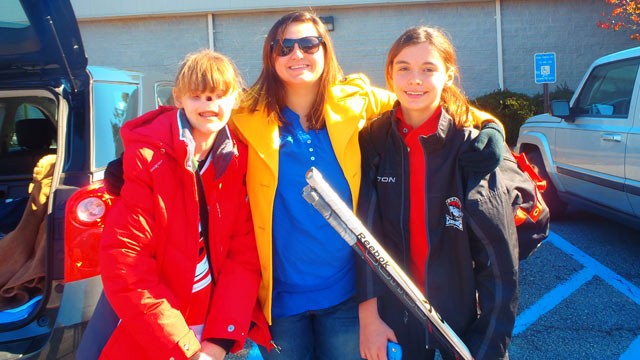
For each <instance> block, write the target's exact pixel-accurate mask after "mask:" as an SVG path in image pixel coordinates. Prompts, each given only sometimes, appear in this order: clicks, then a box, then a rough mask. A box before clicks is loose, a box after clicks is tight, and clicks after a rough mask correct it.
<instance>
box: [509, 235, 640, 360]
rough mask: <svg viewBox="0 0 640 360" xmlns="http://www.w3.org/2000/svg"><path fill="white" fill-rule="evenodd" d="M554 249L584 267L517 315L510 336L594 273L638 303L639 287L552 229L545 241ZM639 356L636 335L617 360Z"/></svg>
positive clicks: (569, 293)
mask: <svg viewBox="0 0 640 360" xmlns="http://www.w3.org/2000/svg"><path fill="white" fill-rule="evenodd" d="M545 241H547V242H549V243H551V244H553V245H554V246H556V247H557V248H558V249H560V250H562V251H564V252H565V253H566V254H568V255H569V256H571V257H572V258H573V259H575V260H576V261H578V262H579V263H580V264H582V265H583V266H584V269H583V270H581V271H579V272H577V273H576V274H575V275H573V276H572V277H571V278H570V279H569V280H567V281H566V282H564V283H562V284H560V285H558V286H557V287H556V288H555V289H553V290H551V291H550V292H548V293H547V294H546V295H544V296H543V297H542V298H541V299H540V300H538V302H536V303H535V304H533V305H532V306H531V307H529V308H528V309H526V310H525V311H523V312H522V313H521V314H519V315H518V317H517V319H516V323H515V327H514V330H513V335H514V336H515V335H518V334H520V333H521V332H523V331H524V330H526V329H527V328H528V327H529V326H530V325H531V324H533V323H534V322H536V321H537V320H538V319H539V318H540V317H541V316H543V315H544V314H546V313H547V312H549V311H550V310H551V309H553V308H554V307H555V306H557V305H558V304H559V303H560V302H562V301H563V300H564V299H566V298H567V297H569V296H570V295H571V294H572V293H573V292H574V291H576V290H577V289H578V288H579V287H580V286H582V285H584V284H585V283H586V282H588V281H589V280H591V279H592V278H593V276H595V275H597V276H599V277H600V278H602V279H603V280H604V281H606V282H607V283H608V284H609V285H611V286H613V287H614V288H616V289H617V290H618V291H620V292H621V293H623V294H624V295H626V296H627V297H628V298H630V299H631V300H633V301H634V302H635V303H636V304H638V305H640V288H638V287H637V286H635V285H634V284H632V283H630V282H629V281H627V280H626V279H624V278H623V277H622V276H620V275H618V274H616V273H615V272H614V271H612V270H611V269H609V268H608V267H606V266H604V265H602V264H601V263H599V262H598V261H596V260H595V259H594V258H592V257H591V256H589V255H587V254H585V253H584V252H583V251H582V250H580V249H578V248H577V247H575V246H573V245H572V244H571V243H569V242H568V241H566V240H565V239H563V238H562V237H561V236H559V235H558V234H556V233H554V232H550V233H549V237H548V238H547V240H545ZM638 355H640V337H638V338H636V339H635V340H634V341H633V342H632V343H631V345H630V346H629V348H627V351H625V353H624V354H622V356H621V357H620V360H623V359H624V360H629V359H632V358H633V359H637V358H638Z"/></svg>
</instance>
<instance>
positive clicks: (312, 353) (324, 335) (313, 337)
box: [260, 299, 360, 360]
mask: <svg viewBox="0 0 640 360" xmlns="http://www.w3.org/2000/svg"><path fill="white" fill-rule="evenodd" d="M270 330H271V336H272V337H273V341H274V342H275V343H276V345H277V346H279V347H280V348H281V352H280V353H278V352H277V351H275V350H274V349H271V351H270V352H267V351H266V349H264V348H263V347H260V353H261V354H262V357H263V358H264V360H285V359H286V360H354V359H360V341H359V339H360V338H359V337H360V325H359V323H358V304H357V303H356V301H355V300H354V299H349V300H347V301H345V302H343V303H341V304H338V305H335V306H333V307H330V308H327V309H322V310H314V311H307V312H304V313H302V314H298V315H293V316H289V317H285V318H280V319H273V324H272V325H271V327H270Z"/></svg>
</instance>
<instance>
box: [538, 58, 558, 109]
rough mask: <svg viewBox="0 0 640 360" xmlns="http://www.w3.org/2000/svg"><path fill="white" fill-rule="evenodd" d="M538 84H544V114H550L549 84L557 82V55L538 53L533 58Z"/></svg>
mask: <svg viewBox="0 0 640 360" xmlns="http://www.w3.org/2000/svg"><path fill="white" fill-rule="evenodd" d="M533 64H534V65H533V67H534V72H535V82H536V84H542V92H543V99H544V102H543V104H544V112H547V113H548V112H549V102H550V101H549V83H555V82H556V53H554V52H549V53H536V54H535V55H534V57H533Z"/></svg>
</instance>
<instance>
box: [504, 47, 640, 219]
mask: <svg viewBox="0 0 640 360" xmlns="http://www.w3.org/2000/svg"><path fill="white" fill-rule="evenodd" d="M639 67H640V47H637V48H633V49H628V50H624V51H621V52H617V53H614V54H610V55H607V56H604V57H602V58H599V59H597V60H596V61H594V62H593V64H592V65H591V67H590V68H589V69H588V71H587V72H586V74H585V76H584V78H583V79H582V81H581V82H580V84H579V85H578V88H577V89H576V91H575V93H574V95H573V97H572V99H571V101H564V100H561V101H554V102H552V104H551V115H549V114H542V115H537V116H534V117H532V118H530V119H528V120H527V121H526V122H525V124H524V125H523V126H522V127H521V128H520V134H519V137H518V143H517V147H516V150H517V151H519V152H524V153H526V154H527V157H528V158H529V160H530V161H531V162H532V163H533V164H534V165H536V166H537V167H538V170H539V173H540V175H542V177H543V178H545V179H546V180H547V182H548V188H547V190H546V192H545V193H544V198H545V200H546V202H547V204H548V206H549V208H550V211H551V215H552V216H554V217H557V216H559V215H562V214H563V213H564V211H565V210H566V208H567V205H568V204H572V205H574V204H575V205H578V206H581V207H583V206H586V207H588V208H590V209H592V210H595V211H597V212H598V213H601V214H603V215H608V216H611V217H614V218H616V219H619V220H621V221H625V222H631V223H633V224H638V223H640V73H639V72H638V68H639Z"/></svg>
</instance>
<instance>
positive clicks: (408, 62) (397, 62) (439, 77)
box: [391, 42, 453, 127]
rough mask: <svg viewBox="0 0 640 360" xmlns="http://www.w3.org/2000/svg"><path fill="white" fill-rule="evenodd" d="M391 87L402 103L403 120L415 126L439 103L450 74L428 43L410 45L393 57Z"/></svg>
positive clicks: (449, 82)
mask: <svg viewBox="0 0 640 360" xmlns="http://www.w3.org/2000/svg"><path fill="white" fill-rule="evenodd" d="M391 75H392V82H391V85H392V90H393V92H394V93H395V94H396V96H397V97H398V100H399V101H400V105H401V106H402V114H403V116H404V118H405V120H406V121H407V122H408V123H410V124H412V125H413V126H414V127H417V126H418V125H419V124H421V123H422V122H424V121H425V120H427V119H428V118H429V117H430V116H431V115H432V114H433V112H434V111H435V110H436V109H437V108H438V106H439V105H440V97H441V95H442V89H443V88H444V87H445V86H447V85H449V84H451V82H452V81H453V74H452V72H451V71H449V70H448V69H447V68H446V66H445V63H444V61H443V59H442V57H441V56H440V54H439V53H438V52H437V51H436V50H435V49H434V48H433V46H431V45H430V44H429V43H426V42H425V43H420V44H416V45H410V46H407V47H405V48H404V49H402V51H400V53H398V56H396V58H395V59H394V60H393V66H392V69H391Z"/></svg>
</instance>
